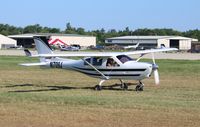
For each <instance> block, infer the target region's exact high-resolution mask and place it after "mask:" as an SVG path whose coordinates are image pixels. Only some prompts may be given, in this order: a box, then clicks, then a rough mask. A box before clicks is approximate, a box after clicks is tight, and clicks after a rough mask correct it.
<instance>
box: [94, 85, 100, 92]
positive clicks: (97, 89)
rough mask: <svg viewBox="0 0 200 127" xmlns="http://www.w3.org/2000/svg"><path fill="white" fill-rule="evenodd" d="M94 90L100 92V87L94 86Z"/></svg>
mask: <svg viewBox="0 0 200 127" xmlns="http://www.w3.org/2000/svg"><path fill="white" fill-rule="evenodd" d="M94 90H96V91H101V90H102V86H100V85H96V86H95V87H94Z"/></svg>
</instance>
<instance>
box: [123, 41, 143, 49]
mask: <svg viewBox="0 0 200 127" xmlns="http://www.w3.org/2000/svg"><path fill="white" fill-rule="evenodd" d="M139 44H140V43H139V42H138V43H137V44H136V45H128V46H125V47H124V49H136V48H137V47H138V46H139Z"/></svg>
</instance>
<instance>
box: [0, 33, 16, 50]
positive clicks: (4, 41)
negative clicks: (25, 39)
mask: <svg viewBox="0 0 200 127" xmlns="http://www.w3.org/2000/svg"><path fill="white" fill-rule="evenodd" d="M16 46H17V41H16V40H14V39H11V38H9V37H6V36H4V35H1V34H0V49H7V48H10V47H16Z"/></svg>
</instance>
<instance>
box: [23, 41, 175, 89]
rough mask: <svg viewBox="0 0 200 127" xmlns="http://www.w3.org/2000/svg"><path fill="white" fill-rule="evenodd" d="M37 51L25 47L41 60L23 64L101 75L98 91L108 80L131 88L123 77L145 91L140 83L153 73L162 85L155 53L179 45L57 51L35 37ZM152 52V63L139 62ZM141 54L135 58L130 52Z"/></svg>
mask: <svg viewBox="0 0 200 127" xmlns="http://www.w3.org/2000/svg"><path fill="white" fill-rule="evenodd" d="M34 41H35V45H36V49H37V52H38V54H37V55H32V54H31V52H30V51H28V50H26V49H25V50H24V51H25V53H26V55H27V56H29V57H39V58H40V62H39V63H24V64H20V65H23V66H43V67H48V68H61V69H66V70H74V71H78V72H81V73H83V74H86V75H89V76H91V77H95V78H100V79H101V81H100V82H99V84H98V85H96V86H95V90H101V89H102V83H103V82H104V81H106V80H109V79H119V80H120V81H121V88H122V89H128V85H127V84H126V83H124V82H123V79H129V80H137V81H138V85H137V86H136V88H135V90H136V91H143V87H144V84H143V83H142V82H141V81H142V80H143V79H145V78H149V77H150V76H151V74H152V72H154V77H155V84H157V85H158V84H159V75H158V66H157V65H156V63H155V59H154V53H155V52H163V51H173V50H177V49H176V48H160V49H151V50H142V51H131V52H99V53H96V52H88V53H83V52H78V53H77V52H76V53H74V52H73V53H67V54H54V53H53V51H52V50H51V49H50V48H49V46H48V45H47V44H46V43H45V42H44V41H42V40H41V39H40V38H38V37H34ZM148 53H152V60H153V63H146V62H139V60H140V59H141V58H142V56H143V55H145V54H148ZM136 54H140V55H141V56H140V57H139V58H138V59H137V60H134V59H132V58H131V57H129V56H128V55H136ZM67 57H81V59H80V60H73V59H67Z"/></svg>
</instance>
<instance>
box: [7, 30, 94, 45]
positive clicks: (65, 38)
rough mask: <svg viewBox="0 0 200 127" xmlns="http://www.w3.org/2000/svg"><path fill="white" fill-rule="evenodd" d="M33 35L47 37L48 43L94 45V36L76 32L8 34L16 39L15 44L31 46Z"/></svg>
mask: <svg viewBox="0 0 200 127" xmlns="http://www.w3.org/2000/svg"><path fill="white" fill-rule="evenodd" d="M34 36H38V37H45V38H47V39H48V43H49V44H50V45H80V46H81V47H88V46H91V45H93V46H96V37H93V36H85V35H77V34H51V33H39V34H21V35H10V36H8V37H10V38H13V39H15V40H17V45H23V46H24V47H32V45H34V41H33V37H34Z"/></svg>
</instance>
